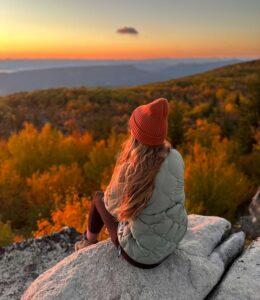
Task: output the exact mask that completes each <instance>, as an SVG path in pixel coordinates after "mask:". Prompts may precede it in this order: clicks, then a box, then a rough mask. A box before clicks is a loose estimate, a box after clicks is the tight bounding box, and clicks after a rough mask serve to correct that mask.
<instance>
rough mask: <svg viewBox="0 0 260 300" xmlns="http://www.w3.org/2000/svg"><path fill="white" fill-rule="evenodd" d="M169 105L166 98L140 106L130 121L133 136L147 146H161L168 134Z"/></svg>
mask: <svg viewBox="0 0 260 300" xmlns="http://www.w3.org/2000/svg"><path fill="white" fill-rule="evenodd" d="M168 113H169V104H168V100H167V99H165V98H158V99H156V100H154V101H152V102H151V103H148V104H144V105H140V106H138V107H137V108H136V109H134V111H133V112H132V115H131V117H130V119H129V127H130V128H131V130H132V134H133V136H134V137H135V138H136V139H137V140H138V141H140V142H141V143H143V144H145V145H160V144H162V143H163V142H164V139H165V138H166V136H167V132H168Z"/></svg>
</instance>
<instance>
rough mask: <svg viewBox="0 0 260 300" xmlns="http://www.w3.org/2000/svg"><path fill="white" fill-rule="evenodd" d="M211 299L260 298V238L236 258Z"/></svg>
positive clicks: (255, 299)
mask: <svg viewBox="0 0 260 300" xmlns="http://www.w3.org/2000/svg"><path fill="white" fill-rule="evenodd" d="M210 299H212V300H222V299H225V300H245V299H247V300H259V299H260V238H258V239H257V240H255V241H253V242H252V244H251V245H250V246H249V247H248V248H247V249H245V250H244V251H243V253H242V254H241V255H240V256H239V258H238V259H236V261H235V262H234V263H233V264H232V266H231V267H230V269H229V270H228V272H227V273H226V274H225V276H224V277H223V279H222V281H221V283H220V285H219V286H218V287H217V288H216V290H215V291H214V293H213V294H212V296H211V297H210Z"/></svg>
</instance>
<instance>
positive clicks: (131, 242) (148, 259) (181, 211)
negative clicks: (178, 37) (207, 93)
mask: <svg viewBox="0 0 260 300" xmlns="http://www.w3.org/2000/svg"><path fill="white" fill-rule="evenodd" d="M168 110H169V106H168V101H167V100H166V99H164V98H159V99H156V100H154V101H153V102H151V103H148V104H146V105H140V106H139V107H137V108H136V109H135V110H134V111H133V113H132V115H131V117H130V119H129V123H128V125H129V138H128V139H127V140H126V141H125V142H124V143H123V144H122V146H121V148H122V149H121V151H120V152H119V154H118V156H117V160H116V165H115V168H114V172H113V175H112V177H111V181H110V183H109V185H108V186H107V188H106V191H105V193H103V192H102V191H96V192H95V193H94V195H93V201H92V205H91V209H90V211H89V217H88V225H87V230H86V232H84V239H83V240H82V241H79V242H77V243H76V244H75V250H79V249H81V248H84V247H86V246H89V245H91V244H95V243H97V242H98V240H97V238H98V234H99V233H100V231H101V229H102V227H103V225H104V224H105V226H106V227H107V230H108V232H109V234H110V236H111V240H112V242H113V243H114V244H115V246H116V247H117V249H118V256H120V255H122V257H124V259H126V260H127V261H128V262H129V263H130V264H132V265H134V266H137V267H139V268H144V269H145V268H153V267H156V266H158V265H159V264H160V263H161V262H162V261H163V260H165V259H166V258H167V257H168V256H169V255H170V254H171V253H173V252H174V250H175V249H176V247H177V245H178V244H179V242H180V241H181V240H182V238H183V236H184V235H185V233H186V231H187V223H188V218H187V213H186V209H185V206H184V201H185V192H184V161H183V159H182V156H181V154H180V153H179V152H178V151H177V150H176V149H174V148H172V146H171V144H170V142H168V141H167V139H166V138H167V131H168Z"/></svg>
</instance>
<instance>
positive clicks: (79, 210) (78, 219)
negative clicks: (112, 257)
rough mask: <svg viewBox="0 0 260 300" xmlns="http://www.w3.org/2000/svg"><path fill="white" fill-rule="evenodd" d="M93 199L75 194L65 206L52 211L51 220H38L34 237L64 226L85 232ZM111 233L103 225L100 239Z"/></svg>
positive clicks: (55, 230)
mask: <svg viewBox="0 0 260 300" xmlns="http://www.w3.org/2000/svg"><path fill="white" fill-rule="evenodd" d="M90 206H91V201H90V200H89V199H88V198H86V197H81V198H80V197H79V196H78V195H76V194H74V195H73V196H72V198H71V199H67V202H66V204H65V206H64V207H63V208H61V209H58V210H56V211H53V212H52V213H51V221H48V220H46V219H41V220H38V221H37V225H38V229H37V231H35V232H33V233H32V234H33V236H34V237H39V236H42V235H45V234H52V233H53V232H57V231H59V230H60V229H61V228H62V227H64V226H69V227H73V228H75V229H76V230H77V231H78V232H81V233H83V232H84V231H85V230H86V226H87V222H88V212H89V209H90ZM108 237H109V235H108V234H107V233H106V232H105V227H103V229H102V231H101V233H100V236H99V239H101V240H102V239H106V238H108Z"/></svg>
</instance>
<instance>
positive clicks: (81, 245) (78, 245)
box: [74, 240, 98, 251]
mask: <svg viewBox="0 0 260 300" xmlns="http://www.w3.org/2000/svg"><path fill="white" fill-rule="evenodd" d="M96 243H98V241H96V242H90V241H88V240H82V241H78V242H76V243H75V245H74V249H75V251H77V250H80V249H82V248H85V247H88V246H90V245H93V244H96Z"/></svg>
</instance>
